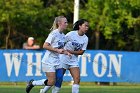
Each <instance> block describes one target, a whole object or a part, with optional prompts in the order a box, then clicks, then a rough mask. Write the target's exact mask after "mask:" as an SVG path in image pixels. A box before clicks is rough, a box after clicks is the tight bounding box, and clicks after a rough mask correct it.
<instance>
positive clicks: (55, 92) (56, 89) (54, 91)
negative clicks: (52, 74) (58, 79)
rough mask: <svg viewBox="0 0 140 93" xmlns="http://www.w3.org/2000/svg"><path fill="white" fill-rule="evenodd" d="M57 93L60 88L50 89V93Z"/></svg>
mask: <svg viewBox="0 0 140 93" xmlns="http://www.w3.org/2000/svg"><path fill="white" fill-rule="evenodd" d="M59 92H60V88H59V87H56V86H54V87H53V89H52V93H59Z"/></svg>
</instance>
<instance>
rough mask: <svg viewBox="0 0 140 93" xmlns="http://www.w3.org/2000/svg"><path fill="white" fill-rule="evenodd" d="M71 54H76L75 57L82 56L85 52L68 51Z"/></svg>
mask: <svg viewBox="0 0 140 93" xmlns="http://www.w3.org/2000/svg"><path fill="white" fill-rule="evenodd" d="M67 51H68V52H69V53H71V54H75V55H82V54H83V53H84V52H85V50H79V51H70V50H67Z"/></svg>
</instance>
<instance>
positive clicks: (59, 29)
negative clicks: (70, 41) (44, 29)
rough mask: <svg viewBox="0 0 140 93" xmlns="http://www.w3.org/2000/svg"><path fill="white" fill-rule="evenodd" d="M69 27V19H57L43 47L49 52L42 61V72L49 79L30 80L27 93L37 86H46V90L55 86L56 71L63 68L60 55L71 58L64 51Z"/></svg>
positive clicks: (62, 17)
mask: <svg viewBox="0 0 140 93" xmlns="http://www.w3.org/2000/svg"><path fill="white" fill-rule="evenodd" d="M67 25H68V23H67V19H66V18H65V17H64V16H58V17H56V18H55V20H54V23H53V26H52V31H51V32H50V34H49V35H48V37H47V39H46V40H45V43H44V45H43V48H44V49H46V50H47V51H46V53H45V55H44V57H43V59H42V70H43V72H45V73H46V76H47V79H42V80H37V81H34V80H30V82H29V84H28V85H27V87H26V93H29V92H30V90H31V89H32V88H33V87H34V86H37V85H45V86H46V87H45V88H48V89H49V88H50V87H51V86H53V85H54V84H55V80H56V69H58V68H62V67H61V65H60V61H59V54H66V55H69V56H70V53H69V52H67V51H65V50H64V49H63V47H64V44H65V35H64V34H63V31H64V30H65V29H66V27H67ZM62 75H63V74H62Z"/></svg>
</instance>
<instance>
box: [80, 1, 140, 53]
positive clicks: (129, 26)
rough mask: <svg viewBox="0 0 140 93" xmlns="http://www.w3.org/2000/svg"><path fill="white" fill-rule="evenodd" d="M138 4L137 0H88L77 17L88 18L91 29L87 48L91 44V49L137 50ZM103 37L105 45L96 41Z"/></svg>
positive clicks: (139, 9) (139, 8)
mask: <svg viewBox="0 0 140 93" xmlns="http://www.w3.org/2000/svg"><path fill="white" fill-rule="evenodd" d="M139 5H140V0H88V3H87V4H86V6H85V8H84V9H81V11H80V16H81V17H82V18H86V19H88V20H89V22H90V25H91V29H93V31H92V32H90V37H91V38H90V39H91V40H90V42H89V44H90V48H93V47H94V46H93V45H94V44H95V49H113V50H134V51H137V50H138V48H139V47H140V37H139V36H140V33H139V29H140V26H139V25H140V23H139V20H140V6H139ZM85 11H86V12H85ZM100 35H102V37H100ZM103 37H104V38H105V40H104V42H105V43H104V42H100V41H99V40H101V41H102V40H103ZM94 39H95V40H94ZM94 42H95V43H94ZM99 44H100V45H99Z"/></svg>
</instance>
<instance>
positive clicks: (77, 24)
mask: <svg viewBox="0 0 140 93" xmlns="http://www.w3.org/2000/svg"><path fill="white" fill-rule="evenodd" d="M85 22H88V21H87V20H86V19H80V20H78V21H76V22H75V23H74V25H73V30H79V26H80V25H82V24H84V23H85Z"/></svg>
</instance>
